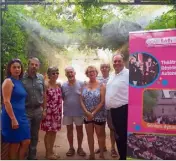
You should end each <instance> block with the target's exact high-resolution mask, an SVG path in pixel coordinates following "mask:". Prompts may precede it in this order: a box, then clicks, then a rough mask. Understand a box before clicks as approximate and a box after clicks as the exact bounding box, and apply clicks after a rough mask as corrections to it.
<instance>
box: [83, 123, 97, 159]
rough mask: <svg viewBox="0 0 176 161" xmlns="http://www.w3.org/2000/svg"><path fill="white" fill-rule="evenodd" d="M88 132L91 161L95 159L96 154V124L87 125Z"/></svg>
mask: <svg viewBox="0 0 176 161" xmlns="http://www.w3.org/2000/svg"><path fill="white" fill-rule="evenodd" d="M85 127H86V132H87V139H88V145H89V150H90V159H94V158H95V154H94V124H93V123H89V124H86V125H85Z"/></svg>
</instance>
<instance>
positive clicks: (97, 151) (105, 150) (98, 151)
mask: <svg viewBox="0 0 176 161" xmlns="http://www.w3.org/2000/svg"><path fill="white" fill-rule="evenodd" d="M104 152H107V149H106V147H104ZM98 153H100V149H97V150H95V154H98Z"/></svg>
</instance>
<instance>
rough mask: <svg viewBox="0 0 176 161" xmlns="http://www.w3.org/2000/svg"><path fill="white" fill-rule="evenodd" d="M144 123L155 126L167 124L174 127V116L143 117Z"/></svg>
mask: <svg viewBox="0 0 176 161" xmlns="http://www.w3.org/2000/svg"><path fill="white" fill-rule="evenodd" d="M144 121H146V122H149V123H157V124H169V125H176V116H173V115H171V116H167V115H163V116H158V117H156V116H152V115H145V116H144Z"/></svg>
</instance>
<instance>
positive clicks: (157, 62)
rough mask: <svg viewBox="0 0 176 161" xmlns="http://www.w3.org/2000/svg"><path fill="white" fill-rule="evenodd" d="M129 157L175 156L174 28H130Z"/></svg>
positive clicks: (175, 65)
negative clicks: (146, 29)
mask: <svg viewBox="0 0 176 161" xmlns="http://www.w3.org/2000/svg"><path fill="white" fill-rule="evenodd" d="M129 44H130V58H129V70H130V78H129V80H130V86H129V109H128V142H127V157H128V159H148V160H150V159H156V160H157V159H169V160H173V159H174V160H175V159H176V29H167V30H151V31H140V32H131V33H130V35H129Z"/></svg>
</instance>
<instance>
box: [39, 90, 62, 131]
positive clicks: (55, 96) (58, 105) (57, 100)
mask: <svg viewBox="0 0 176 161" xmlns="http://www.w3.org/2000/svg"><path fill="white" fill-rule="evenodd" d="M46 95H47V104H46V106H47V110H46V117H45V118H44V119H43V120H42V122H41V129H42V130H43V131H53V132H57V131H59V130H60V129H61V120H62V93H61V89H60V88H48V89H47V91H46Z"/></svg>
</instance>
